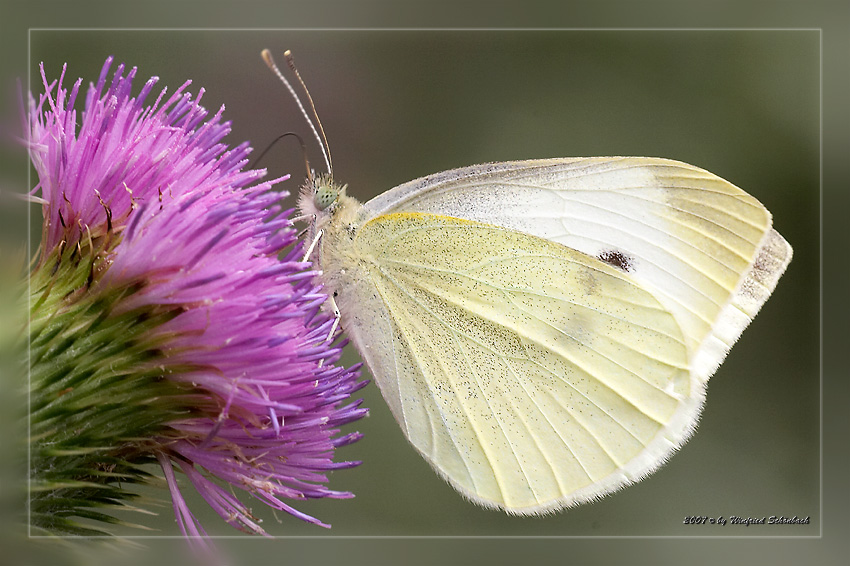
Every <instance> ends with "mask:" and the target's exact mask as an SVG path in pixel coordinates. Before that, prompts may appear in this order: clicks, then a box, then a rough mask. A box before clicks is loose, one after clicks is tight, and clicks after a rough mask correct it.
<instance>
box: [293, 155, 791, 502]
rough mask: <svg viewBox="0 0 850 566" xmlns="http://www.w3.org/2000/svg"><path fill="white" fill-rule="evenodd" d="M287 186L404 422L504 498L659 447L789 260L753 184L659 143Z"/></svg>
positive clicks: (563, 491)
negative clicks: (413, 175) (664, 152)
mask: <svg viewBox="0 0 850 566" xmlns="http://www.w3.org/2000/svg"><path fill="white" fill-rule="evenodd" d="M329 168H330V166H329ZM299 205H300V208H301V212H302V213H303V214H304V215H309V216H310V217H311V218H312V219H313V221H312V222H311V226H310V229H309V238H310V240H309V241H311V242H312V243H313V246H315V249H313V246H311V249H310V252H308V255H311V257H312V258H314V259H315V261H316V262H317V264H318V267H319V269H321V271H322V273H323V275H322V279H323V281H324V283H325V286H326V289H325V290H326V292H328V293H329V294H331V295H332V297H333V298H334V299H335V301H336V304H337V305H338V311H337V312H338V313H339V315H340V316H341V324H342V326H343V328H344V329H345V331H346V332H347V333H348V335H349V336H350V338H351V339H352V341H353V343H354V344H355V346H356V347H357V349H358V350H359V352H360V354H361V355H362V357H363V359H364V360H365V362H366V364H367V366H368V367H369V369H370V371H371V372H372V375H373V376H374V380H375V382H376V383H377V384H378V386H379V388H380V390H381V393H382V394H383V396H384V398H385V400H386V401H387V404H388V405H389V407H390V409H391V410H392V413H393V415H394V417H395V418H396V420H397V421H398V423H399V425H400V426H401V429H402V431H403V432H404V434H405V436H406V437H407V439H408V440H409V441H410V443H411V444H413V446H414V447H415V448H416V449H417V450H418V451H419V452H420V454H422V456H423V457H424V458H425V459H426V460H427V461H428V462H429V463H430V464H431V465H432V466H433V467H434V469H435V470H437V472H438V473H439V474H440V475H441V476H443V477H444V478H445V479H446V480H447V481H448V482H449V483H450V484H451V485H452V486H454V487H455V488H456V489H457V490H458V491H460V492H461V493H462V494H464V495H465V496H466V497H468V498H469V499H471V500H473V501H475V502H477V503H480V504H482V505H484V506H487V507H498V508H502V509H505V510H506V511H508V512H510V513H517V514H534V513H540V512H546V511H551V510H557V509H560V508H564V507H569V506H571V505H575V504H578V503H581V502H586V501H591V500H594V499H596V498H598V497H600V496H602V495H604V494H607V493H610V492H612V491H614V490H617V489H619V488H621V487H623V486H625V485H628V484H630V483H632V482H635V481H638V480H640V479H641V478H643V477H645V476H646V475H648V474H649V473H651V472H652V471H654V470H655V469H656V468H658V467H659V466H660V465H662V464H663V463H664V462H665V461H666V459H667V458H668V457H669V456H670V455H671V454H672V453H673V452H674V451H675V450H676V449H678V448H679V447H680V446H681V445H682V444H683V443H684V442H685V441H686V440H687V439H688V437H689V436H690V434H691V433H692V432H693V430H694V428H695V426H696V424H697V420H698V418H699V413H700V410H701V407H702V405H703V402H704V399H705V391H706V386H707V381H708V378H709V377H710V376H711V375H712V374H713V373H714V371H715V370H716V369H717V367H718V366H719V364H720V363H721V362H722V361H723V359H724V358H725V356H726V354H727V352H728V351H729V348H730V347H731V346H732V344H734V343H735V341H736V340H737V339H738V337H739V336H740V334H741V332H742V331H743V330H744V328H745V327H746V326H747V324H749V322H750V321H751V320H752V318H753V317H754V316H755V315H756V313H757V312H758V310H759V308H760V307H761V305H762V304H763V303H764V302H765V301H766V300H767V298H768V297H769V296H770V293H771V292H772V291H773V289H774V287H775V286H776V283H777V281H778V279H779V277H780V276H781V275H782V273H783V272H784V270H785V268H786V267H787V265H788V263H789V262H790V260H791V247H790V246H789V245H788V243H787V242H786V241H785V240H784V239H783V238H782V236H780V235H779V234H778V233H777V232H776V231H775V230H773V229H772V228H771V216H770V213H769V212H768V211H767V210H766V209H765V208H764V206H762V205H761V203H759V202H758V201H757V200H756V199H755V198H753V197H752V196H750V195H749V194H747V193H745V192H744V191H742V190H741V189H739V188H737V187H735V186H734V185H732V184H730V183H728V182H726V181H724V180H723V179H721V178H719V177H717V176H715V175H713V174H711V173H708V172H706V171H704V170H702V169H698V168H696V167H693V166H691V165H687V164H684V163H680V162H676V161H670V160H665V159H655V158H642V157H611V158H573V159H547V160H535V161H518V162H507V163H492V164H485V165H476V166H472V167H467V168H463V169H455V170H451V171H446V172H443V173H438V174H436V175H431V176H429V177H424V178H422V179H417V180H415V181H411V182H409V183H406V184H404V185H401V186H398V187H396V188H394V189H392V190H390V191H387V192H386V193H384V194H382V195H380V196H378V197H376V198H374V199H372V200H370V201H368V202H367V203H366V204H361V203H359V202H357V201H356V200H355V199H353V198H352V197H349V196H347V195H346V194H345V187H340V186H339V185H337V184H335V183H334V182H333V180H332V178H331V177H330V176H322V177H318V178H316V179H313V180H312V181H311V182H309V183H308V185H307V186H306V187H305V191H304V192H303V194H302V198H301V200H300V202H299Z"/></svg>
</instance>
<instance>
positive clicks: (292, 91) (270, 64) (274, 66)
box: [261, 49, 333, 174]
mask: <svg viewBox="0 0 850 566" xmlns="http://www.w3.org/2000/svg"><path fill="white" fill-rule="evenodd" d="M287 53H288V51H287ZM261 55H262V57H263V61H265V62H266V65H267V66H268V68H269V69H271V70H272V72H273V73H274V74H275V75H277V78H278V79H280V82H282V83H283V84H284V86H286V88H287V90H289V94H290V95H292V98H293V99H295V102H296V104H298V109H299V110H301V115H302V116H304V119H305V120H306V121H307V124H309V125H310V129H311V130H312V131H313V136H315V138H316V140H317V141H318V142H319V146H320V147H321V148H322V156H323V157H324V158H325V165H326V166H327V168H328V173H331V174H332V173H333V169H332V168H331V161H330V158H329V157H328V151H327V149H326V148H325V143H326V142H324V141H323V139H324V138H323V136H324V132H323V133H322V136H319V132H318V131H316V126H314V125H313V121H312V120H311V119H310V115H309V114H307V110H305V109H304V105H303V104H302V103H301V99H300V98H299V97H298V94H297V93H296V92H295V89H294V88H292V85H291V84H289V81H288V80H286V77H284V76H283V73H281V72H280V69H278V68H277V64H276V63H275V62H274V58H273V57H272V53H271V51H269V50H268V49H263V51H262V53H261ZM299 80H300V77H299ZM302 85H303V82H302ZM308 96H309V94H308ZM312 103H313V101H312V100H311V101H310V104H311V105H312ZM313 112H315V107H314V108H313ZM317 119H318V118H317Z"/></svg>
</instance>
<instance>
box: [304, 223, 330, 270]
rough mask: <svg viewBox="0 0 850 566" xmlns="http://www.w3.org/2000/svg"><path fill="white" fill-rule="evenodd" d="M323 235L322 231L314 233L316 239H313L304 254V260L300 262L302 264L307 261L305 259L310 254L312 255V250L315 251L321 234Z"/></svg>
mask: <svg viewBox="0 0 850 566" xmlns="http://www.w3.org/2000/svg"><path fill="white" fill-rule="evenodd" d="M324 233H325V231H324V230H319V231H318V232H316V237H315V238H313V241H312V242H310V247H309V248H307V253H306V254H304V259H302V260H301V261H302V262H304V261H307V259H308V258H309V257H310V254H312V253H313V250H314V249H316V244H318V243H319V240H320V239H321V237H322V234H324Z"/></svg>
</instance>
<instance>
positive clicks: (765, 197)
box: [28, 30, 823, 563]
mask: <svg viewBox="0 0 850 566" xmlns="http://www.w3.org/2000/svg"><path fill="white" fill-rule="evenodd" d="M29 45H30V53H29V56H28V69H29V70H30V72H31V75H32V80H31V84H32V87H33V89H34V90H36V91H39V90H40V81H39V80H38V77H37V73H36V69H37V65H38V63H39V62H42V61H43V62H44V64H45V69H46V72H47V75H48V78H49V79H53V78H56V77H58V75H59V73H60V71H61V65H62V64H63V63H65V62H67V63H68V71H67V76H66V82H67V83H70V80H69V79H71V80H72V79H75V78H76V77H84V80H85V81H86V82H87V81H90V80H96V78H97V76H98V73H99V71H100V68H101V66H102V64H103V60H104V59H105V58H106V56H108V55H114V56H115V59H116V61H117V62H125V63H126V64H127V65H130V66H137V67H139V71H138V80H137V85H136V89H135V91H136V92H137V91H138V89H139V88H141V85H142V84H143V81H144V80H145V79H146V78H147V77H149V76H151V75H158V76H159V77H160V79H161V80H160V85H161V86H165V85H167V86H168V87H169V90H170V91H173V90H174V89H175V88H176V87H178V86H179V85H180V84H182V83H183V82H184V81H185V80H186V79H192V80H193V87H192V89H193V90H195V91H196V90H197V89H198V88H199V87H203V88H204V89H206V92H205V94H204V102H205V106H206V107H207V108H208V109H210V110H211V111H213V112H214V111H215V110H216V109H217V108H218V107H219V106H220V105H221V104H225V103H226V107H227V109H226V112H225V117H226V118H227V119H229V120H232V121H233V133H232V134H231V136H230V138H229V140H230V142H231V144H236V143H239V142H241V141H243V140H246V139H247V140H250V141H251V143H252V145H253V146H254V147H255V148H256V150H257V151H256V152H255V155H256V154H258V153H259V151H261V150H262V149H263V148H265V147H266V146H267V145H268V144H269V143H270V142H271V141H272V140H273V139H274V138H275V137H276V136H278V135H279V134H281V133H283V132H287V131H297V132H299V133H300V134H301V135H302V136H304V137H305V138H306V137H308V136H309V130H308V128H307V126H306V124H305V123H304V121H303V120H302V118H301V117H300V115H299V114H298V113H297V109H296V106H295V104H294V102H293V101H292V100H290V99H289V98H288V96H287V94H286V91H285V90H284V88H283V87H282V85H280V84H279V83H278V82H277V79H276V78H275V77H274V76H273V75H272V74H271V73H270V72H269V71H268V70H267V69H266V67H265V65H264V64H263V62H262V61H261V59H260V57H259V52H260V50H261V49H263V48H266V47H267V48H270V49H271V50H272V51H273V52H274V53H275V55H276V56H277V57H278V59H279V62H280V59H281V54H282V52H283V51H284V50H285V49H291V50H293V52H294V54H295V57H296V61H297V64H298V66H299V70H300V71H301V74H302V76H303V77H304V79H305V80H306V82H307V85H308V87H309V88H310V91H311V93H312V95H313V98H314V100H315V103H316V106H317V108H318V111H319V114H320V116H321V118H322V121H323V124H324V128H325V131H326V133H327V136H328V139H329V142H330V146H331V151H332V154H333V159H334V169H335V171H334V172H335V176H336V179H337V180H338V181H340V182H344V183H348V184H349V189H348V191H349V194H350V195H352V196H355V197H357V198H359V199H361V200H367V199H369V198H371V197H372V196H374V195H376V194H378V193H380V192H383V191H385V190H387V189H389V188H391V187H393V186H395V185H397V184H400V183H402V182H405V181H407V180H410V179H413V178H415V177H419V176H422V175H426V174H429V173H434V172H438V171H441V170H445V169H450V168H453V167H459V166H464V165H469V164H473V163H481V162H486V161H504V160H514V159H530V158H543V157H561V156H596V155H643V156H656V157H668V158H673V159H678V160H682V161H685V162H688V163H691V164H693V165H697V166H700V167H703V168H705V169H708V170H709V171H712V172H713V173H715V174H718V175H720V176H721V177H724V178H726V179H727V180H729V181H731V182H733V183H734V184H736V185H738V186H740V187H742V188H743V189H745V190H747V191H748V192H750V193H751V194H753V195H754V196H756V198H758V199H759V200H760V201H761V202H762V203H764V204H765V206H766V207H767V208H768V209H769V210H770V211H771V212H772V213H773V215H774V225H775V227H776V228H777V230H778V231H779V232H780V233H782V234H783V236H785V238H786V239H787V240H788V241H789V242H790V243H791V245H792V246H793V247H794V260H793V261H792V263H791V265H790V267H789V269H788V271H787V272H786V274H785V276H784V277H783V278H782V279H781V281H780V283H779V285H778V287H777V290H776V291H775V293H774V295H773V297H772V298H771V299H770V300H769V301H768V302H767V303H766V305H765V306H764V307H763V309H762V312H761V313H760V314H759V316H758V317H757V318H756V319H755V321H754V322H753V323H752V325H751V326H750V328H749V329H748V330H747V331H745V332H744V334H743V336H742V338H741V339H740V341H739V342H738V344H737V345H736V346H735V347H734V348H733V349H732V351H731V352H730V354H729V357H728V358H727V360H726V362H725V363H724V364H723V365H722V366H721V368H720V369H719V370H718V372H717V373H716V375H715V376H714V377H713V378H712V380H711V384H710V387H709V390H708V399H707V403H706V406H705V409H704V412H703V416H702V418H701V421H700V426H699V428H698V430H697V432H696V433H695V434H694V436H693V437H692V439H691V440H690V441H689V442H688V443H687V444H686V445H685V446H684V447H683V448H682V449H681V450H680V451H679V453H677V454H676V455H674V456H673V457H672V459H671V460H670V461H669V463H667V464H666V465H665V466H664V467H663V468H662V469H661V470H659V471H658V472H656V473H655V474H653V475H652V476H650V477H649V478H647V479H645V480H644V481H642V482H640V483H638V484H636V485H633V486H631V487H628V488H626V489H625V490H623V491H621V492H619V493H616V494H613V495H611V496H608V497H606V498H604V499H602V500H600V501H599V502H597V503H594V504H592V505H584V506H580V507H577V508H574V509H570V510H568V511H565V512H561V513H558V514H555V515H550V516H546V517H531V518H518V517H510V516H506V515H504V514H502V513H499V512H494V511H487V510H483V509H480V508H478V507H476V506H474V505H472V504H470V503H468V502H466V501H464V500H463V498H462V497H461V496H460V495H458V494H457V493H456V492H455V491H454V490H453V489H452V488H450V487H449V486H448V485H447V484H446V483H444V482H443V481H442V480H441V479H439V478H438V477H437V476H436V474H435V473H433V472H432V471H431V469H430V468H429V466H428V465H427V464H426V463H425V462H424V460H422V459H421V458H420V457H419V456H418V455H417V454H416V453H415V451H414V450H413V448H412V447H410V446H409V445H408V444H407V443H406V441H405V440H404V438H403V436H402V434H401V431H400V430H399V428H398V426H397V425H396V424H395V422H394V421H393V419H392V417H391V415H390V413H389V410H388V409H387V407H386V406H385V404H384V403H383V400H382V399H381V397H380V394H379V392H378V390H377V388H376V387H375V386H373V385H370V386H369V387H367V388H366V389H365V390H364V391H363V396H364V397H365V398H366V405H367V406H368V407H369V408H370V409H371V415H370V417H369V418H367V419H364V420H363V421H361V422H359V423H355V425H353V426H349V427H347V429H346V430H347V431H350V430H355V429H356V430H360V431H361V432H363V433H364V434H365V438H364V439H363V440H362V441H360V442H359V443H357V444H355V445H353V446H351V447H347V448H345V449H343V450H341V451H340V457H341V458H344V459H358V460H363V462H364V463H363V465H362V466H361V467H359V468H356V469H353V470H346V471H340V472H337V473H335V474H333V475H332V477H331V486H332V487H334V488H336V489H342V490H351V491H353V492H355V493H356V495H357V497H356V498H355V499H353V500H348V501H314V502H305V503H303V504H302V503H299V504H298V508H299V509H301V510H303V511H306V512H308V513H310V514H313V515H315V516H317V517H319V518H320V519H322V520H324V521H326V522H329V523H332V524H333V528H332V529H331V530H330V531H325V530H323V529H320V528H317V527H314V526H310V525H306V524H303V523H300V522H299V521H297V520H295V519H292V518H290V517H288V516H284V515H279V517H278V518H275V517H273V516H272V515H271V514H270V513H266V512H265V510H264V509H260V506H259V505H256V506H254V510H255V511H256V512H258V513H259V514H260V516H262V517H264V519H265V523H264V526H265V527H266V529H267V530H268V531H269V532H270V533H271V534H273V535H275V536H278V537H281V536H283V537H286V536H309V537H327V536H335V537H341V536H342V537H350V536H353V537H359V536H367V537H395V536H403V537H423V536H425V537H428V536H444V535H448V536H476V537H477V536H481V537H498V538H499V539H506V537H611V536H635V537H644V536H663V537H678V536H688V537H691V536H696V537H718V536H722V537H729V536H733V537H797V536H801V535H807V536H817V535H818V534H819V533H820V532H821V529H822V526H823V525H822V524H821V506H820V490H821V482H820V474H821V468H820V460H821V453H820V436H819V423H820V409H819V403H820V399H819V395H820V374H819V337H820V330H819V298H820V295H819V270H820V264H819V241H818V237H819V233H820V232H819V229H820V228H819V226H820V225H819V173H820V161H819V159H820V153H819V141H820V128H819V119H820V85H819V81H820V71H819V70H820V34H819V33H818V32H817V31H814V30H809V31H778V30H776V31H374V30H373V31H295V30H290V31H199V30H180V31H133V30H124V31H98V30H85V31H58V30H57V31H51V30H33V31H31V32H30V44H29ZM81 98H82V97H81ZM308 152H309V155H310V158H311V162H312V163H313V165H314V167H320V166H321V165H320V164H321V160H320V154H319V151H318V147H317V146H316V144H315V143H313V142H308ZM260 165H261V166H263V167H267V168H268V169H269V171H270V175H272V176H279V175H282V174H285V173H290V174H291V175H292V180H291V181H288V182H286V183H284V184H283V185H282V187H283V188H284V189H286V190H288V191H290V192H291V193H293V194H294V193H296V192H297V189H298V186H299V185H300V183H301V181H302V179H303V160H302V158H301V154H300V150H299V149H298V147H297V145H296V144H294V143H291V142H284V143H283V144H278V145H277V146H276V147H275V148H274V149H273V150H272V151H271V152H270V154H269V155H268V156H267V157H265V158H264V160H263V162H262V163H261V164H260ZM34 212H35V213H36V215H35V216H34V221H33V229H32V237H33V238H35V239H34V240H33V241H34V242H37V238H38V233H39V232H38V230H37V220H38V216H37V212H38V211H34ZM34 245H35V243H34ZM357 359H358V358H357V354H356V352H355V351H354V350H353V349H352V350H350V351H349V352H348V353H347V357H346V362H347V363H348V364H352V363H355V362H356V361H357ZM364 377H368V374H366V373H364ZM149 493H151V494H152V495H153V496H155V497H160V498H164V497H166V496H167V494H166V492H165V491H162V492H155V491H153V492H149ZM186 493H187V494H189V490H187V491H186ZM189 499H190V501H191V504H192V505H193V510H194V511H195V512H196V513H197V514H198V516H199V518H201V520H202V521H203V523H204V526H205V527H206V528H207V529H208V531H209V532H210V533H213V534H221V535H232V534H234V533H233V532H232V531H231V530H229V528H227V527H226V526H224V525H222V524H221V521H220V520H218V519H217V518H216V516H214V515H213V514H212V513H211V512H207V510H206V508H205V504H204V503H203V501H202V500H200V499H199V498H191V497H190V498H189ZM162 502H163V506H162V507H161V511H160V515H159V517H157V518H152V519H151V520H150V521H148V520H147V519H143V522H145V524H148V525H149V526H151V527H154V528H156V529H159V533H161V534H164V535H170V534H177V533H178V530H177V527H176V525H175V523H174V520H173V516H172V512H171V509H170V503H168V502H167V501H166V500H164V499H163V500H162ZM689 515H708V516H715V517H716V516H721V515H722V516H724V517H730V516H732V515H738V516H743V517H747V516H753V517H761V516H770V515H786V516H793V515H798V516H810V517H811V524H810V525H808V526H800V525H796V526H773V527H771V526H750V527H744V526H732V525H727V526H726V527H716V526H710V525H704V526H692V525H684V524H683V519H684V518H685V517H686V516H689ZM129 518H131V519H133V520H136V521H138V520H139V518H138V517H135V516H133V517H129ZM278 519H279V521H280V522H279V523H278ZM127 534H136V532H131V531H127ZM239 538H242V539H244V538H245V537H239ZM410 540H411V539H407V538H406V539H404V540H401V541H400V540H386V539H382V540H375V539H359V540H357V541H349V540H342V541H340V540H335V541H330V542H328V543H323V542H322V541H320V540H319V539H317V538H316V539H307V540H303V539H302V540H295V539H289V540H286V541H282V542H273V541H270V542H262V541H245V540H238V539H236V540H233V539H231V540H228V541H226V542H225V541H221V543H220V544H221V546H223V547H224V548H227V549H230V550H232V551H233V552H243V553H245V556H255V557H258V558H260V557H263V558H267V557H269V556H279V557H280V559H279V560H277V562H295V561H298V562H305V563H322V562H320V561H315V556H316V555H315V554H311V552H312V550H311V549H316V548H324V549H325V551H326V552H328V551H327V549H330V548H337V547H339V548H345V549H346V551H347V552H350V554H346V555H343V556H344V557H345V559H346V561H350V562H352V563H361V562H360V560H359V558H358V557H359V556H360V555H361V553H362V554H363V555H364V556H369V557H370V560H371V562H368V563H375V562H378V563H384V562H387V563H394V562H395V561H398V560H401V559H399V558H394V559H393V558H389V557H391V556H392V557H398V556H402V555H406V560H404V562H405V563H420V562H417V555H416V554H415V552H412V551H411V552H410V553H408V551H406V550H405V549H409V548H412V547H408V546H405V544H406V542H408V541H410ZM651 540H652V539H646V541H642V542H639V543H638V544H640V545H641V546H640V548H643V549H645V552H644V553H642V554H641V553H639V554H632V553H630V552H629V551H626V552H625V553H624V554H622V557H623V559H624V560H626V559H627V560H629V561H630V562H631V563H642V562H643V561H644V559H647V558H648V559H649V561H650V562H653V561H658V562H663V561H665V560H673V558H672V557H673V556H674V555H679V554H680V553H679V552H678V551H676V550H675V549H676V548H678V549H679V550H681V549H682V548H683V547H682V546H681V545H678V541H676V542H674V541H668V543H669V545H668V546H658V545H656V546H652V547H649V546H647V545H648V544H649V543H650V542H651ZM656 540H657V539H656ZM416 542H417V544H418V547H420V548H421V547H426V548H427V549H428V550H427V551H426V554H425V555H427V556H431V557H434V560H435V561H436V560H437V558H436V557H438V556H439V557H440V558H439V561H440V562H444V563H449V562H451V561H453V558H452V557H456V556H460V555H463V556H466V555H467V553H475V555H476V556H480V557H483V556H485V554H486V553H489V552H493V551H495V554H494V556H495V558H494V559H493V560H495V561H506V560H510V559H511V558H513V557H515V558H516V560H517V561H520V560H522V561H529V560H530V561H539V560H544V559H549V558H551V557H563V558H564V559H565V560H569V559H570V557H571V552H575V554H574V555H572V556H574V557H576V558H577V557H584V558H582V560H585V559H589V558H587V557H592V556H594V554H593V551H589V552H588V551H587V550H586V549H587V546H586V545H584V546H582V548H583V549H585V550H582V551H581V552H579V550H578V546H576V547H571V546H570V544H569V543H571V541H570V540H567V541H564V540H562V539H560V538H551V539H549V540H543V541H539V540H538V541H532V542H528V541H525V543H527V544H521V545H519V546H513V545H510V544H509V543H510V540H495V539H494V538H485V539H478V540H477V541H466V540H450V541H445V540H441V541H433V543H432V539H424V541H422V540H417V541H416ZM467 542H470V543H471V544H477V546H475V547H471V546H470V545H467V544H466V543H467ZM572 542H576V543H579V542H585V541H576V540H573V541H572ZM600 542H603V541H600ZM662 542H663V541H662ZM778 542H779V543H783V542H784V541H778ZM157 544H159V543H157ZM173 544H176V545H178V546H179V545H180V544H181V543H180V542H179V541H178V542H177V543H174V541H162V545H163V546H162V547H159V546H156V545H155V546H154V549H153V550H152V551H151V552H154V551H156V550H159V551H160V552H162V553H163V556H165V557H166V558H165V560H166V561H168V558H172V559H176V557H177V555H176V554H175V555H170V554H167V552H170V550H164V549H172V548H174V546H173ZM317 545H322V546H321V547H317ZM435 545H436V546H435ZM367 548H368V551H367V550H366V549H367ZM436 548H438V549H441V550H434V549H436ZM473 548H481V549H483V550H482V552H483V553H484V554H478V553H477V551H475V550H471V549H473ZM522 548H526V549H528V548H530V549H531V553H530V554H529V553H527V552H523V551H522V550H519V549H522ZM571 548H575V550H574V551H571V550H570V549H571ZM665 548H666V549H667V550H664V549H665ZM691 548H697V547H696V546H693V547H691ZM738 548H739V551H738V552H737V553H736V554H737V555H738V556H739V557H740V558H741V559H742V560H743V559H746V557H747V556H752V555H756V554H757V552H756V547H754V546H746V547H742V546H738ZM375 549H380V550H375ZM399 553H401V554H399ZM443 553H445V554H443ZM486 555H488V556H489V554H486ZM534 556H537V557H538V558H537V559H535V558H534ZM341 559H342V557H341ZM570 561H571V562H572V560H570ZM248 562H249V560H245V559H244V558H242V559H239V560H238V563H248ZM363 563H367V562H366V561H365V559H364V561H363ZM421 563H428V562H421Z"/></svg>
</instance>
